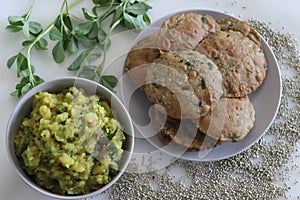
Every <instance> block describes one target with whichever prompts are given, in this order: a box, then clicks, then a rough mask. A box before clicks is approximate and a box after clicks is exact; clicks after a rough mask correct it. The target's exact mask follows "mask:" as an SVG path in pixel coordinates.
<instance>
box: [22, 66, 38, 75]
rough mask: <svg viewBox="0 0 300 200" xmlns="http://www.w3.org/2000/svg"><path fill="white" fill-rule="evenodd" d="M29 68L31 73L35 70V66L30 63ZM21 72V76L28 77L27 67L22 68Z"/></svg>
mask: <svg viewBox="0 0 300 200" xmlns="http://www.w3.org/2000/svg"><path fill="white" fill-rule="evenodd" d="M30 69H31V73H32V74H33V73H34V72H35V68H34V67H33V66H32V65H31V66H30ZM21 74H22V76H23V77H26V76H27V77H29V76H30V71H29V69H28V68H27V69H26V70H23V71H22V72H21Z"/></svg>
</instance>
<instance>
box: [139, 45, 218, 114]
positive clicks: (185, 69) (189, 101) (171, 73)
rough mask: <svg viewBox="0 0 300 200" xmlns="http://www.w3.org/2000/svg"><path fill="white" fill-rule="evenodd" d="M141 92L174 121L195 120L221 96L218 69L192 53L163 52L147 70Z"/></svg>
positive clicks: (200, 56) (207, 60)
mask: <svg viewBox="0 0 300 200" xmlns="http://www.w3.org/2000/svg"><path fill="white" fill-rule="evenodd" d="M146 82H147V83H149V84H147V85H145V89H144V92H145V94H146V96H147V97H148V99H149V101H151V102H153V103H155V104H160V105H161V106H162V107H164V109H166V112H167V114H168V116H170V117H172V118H174V119H182V118H189V119H193V118H198V117H200V116H204V115H206V114H207V113H208V111H209V109H210V105H211V104H212V103H213V102H216V101H218V100H219V99H220V97H221V96H222V95H223V86H222V76H221V73H220V72H219V70H218V68H217V66H216V65H215V64H214V63H213V62H212V61H211V60H210V59H208V58H207V57H206V56H204V55H202V54H200V53H199V52H195V51H191V50H189V51H178V52H165V53H163V54H162V55H161V56H160V57H159V58H158V59H156V60H155V63H154V64H152V65H151V67H149V68H147V72H146Z"/></svg>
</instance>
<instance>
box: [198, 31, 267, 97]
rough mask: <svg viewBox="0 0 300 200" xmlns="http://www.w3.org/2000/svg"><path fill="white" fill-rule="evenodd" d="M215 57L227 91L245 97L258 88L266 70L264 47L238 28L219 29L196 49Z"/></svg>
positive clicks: (228, 93)
mask: <svg viewBox="0 0 300 200" xmlns="http://www.w3.org/2000/svg"><path fill="white" fill-rule="evenodd" d="M195 50H196V51H199V52H201V53H203V54H205V55H206V56H208V57H209V58H211V59H212V60H213V62H214V63H215V64H216V65H217V66H218V68H219V70H220V72H221V73H222V77H223V86H224V95H225V96H226V97H242V96H245V95H247V94H249V93H251V92H253V91H255V90H256V89H257V88H258V87H259V86H260V85H261V84H262V82H263V80H264V79H265V77H266V72H267V61H266V58H265V55H264V52H263V50H262V49H261V48H260V46H258V45H257V44H256V43H255V42H253V41H252V40H250V39H249V38H248V37H245V36H244V35H243V34H242V33H241V32H239V31H231V30H229V31H219V32H217V33H215V34H210V35H209V36H207V37H206V38H205V39H204V40H203V41H202V42H201V43H200V44H199V45H198V46H197V47H196V49H195Z"/></svg>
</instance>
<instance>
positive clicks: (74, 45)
mask: <svg viewBox="0 0 300 200" xmlns="http://www.w3.org/2000/svg"><path fill="white" fill-rule="evenodd" d="M78 49H79V47H78V40H77V39H76V38H75V37H71V39H70V40H69V42H68V46H67V50H68V51H69V52H70V53H76V52H77V51H78Z"/></svg>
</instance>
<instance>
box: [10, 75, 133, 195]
mask: <svg viewBox="0 0 300 200" xmlns="http://www.w3.org/2000/svg"><path fill="white" fill-rule="evenodd" d="M71 86H76V87H78V88H83V89H84V90H85V91H86V93H87V94H99V95H101V96H103V97H104V98H105V99H106V101H107V102H108V103H110V105H111V107H112V110H113V113H116V114H114V117H115V118H117V119H118V120H119V122H120V123H121V124H122V126H123V128H124V132H125V133H126V143H125V150H124V153H123V157H122V160H121V162H120V170H119V172H118V174H117V175H116V176H115V177H114V178H113V179H112V181H111V182H109V183H108V184H107V185H105V186H104V187H102V188H101V189H99V190H96V191H94V192H92V193H90V194H84V195H75V196H67V195H59V194H55V193H52V192H49V191H48V190H45V189H44V188H41V187H39V186H38V185H37V184H36V183H35V182H34V181H32V180H31V179H30V178H29V176H28V175H27V174H26V173H25V172H24V171H23V170H22V169H21V167H20V163H19V161H18V159H17V158H16V155H15V147H14V137H15V135H16V134H17V133H18V131H19V127H20V124H21V121H22V120H23V119H24V117H26V116H27V115H28V114H29V112H30V111H31V103H32V99H33V96H34V95H35V94H36V93H37V92H39V91H48V92H54V93H55V92H61V91H62V90H63V89H65V88H69V87H71ZM6 140H7V142H6V143H7V145H6V146H7V152H8V157H9V159H10V161H11V163H12V165H13V168H14V169H15V170H16V172H17V174H18V175H19V176H20V177H21V179H22V180H23V181H24V182H25V183H27V184H28V185H29V186H31V187H32V188H33V189H35V190H37V191H38V192H41V193H42V194H45V195H47V196H50V197H53V198H56V199H85V198H88V197H91V196H94V195H96V194H99V193H101V192H103V191H105V190H107V189H108V188H109V187H110V186H112V185H113V184H114V183H115V182H116V181H117V180H118V179H119V178H120V176H121V175H122V174H123V172H124V171H125V169H126V167H127V165H128V163H129V161H130V158H131V155H132V153H133V146H134V129H133V125H132V121H131V118H130V116H129V114H128V112H127V110H126V109H125V107H124V106H123V104H122V103H121V101H120V100H119V99H118V98H117V97H116V96H115V94H114V93H112V92H111V91H109V90H108V89H106V88H105V87H103V86H102V85H100V84H97V83H96V82H94V81H90V80H87V79H82V78H72V77H68V78H60V79H56V80H52V81H48V82H44V83H42V84H40V85H38V86H36V87H35V88H33V89H32V90H31V91H29V92H28V93H27V94H26V95H25V96H24V97H22V98H21V99H20V100H19V102H18V104H17V105H16V107H15V109H14V110H13V112H12V114H11V116H10V118H9V121H8V125H7V131H6Z"/></svg>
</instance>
